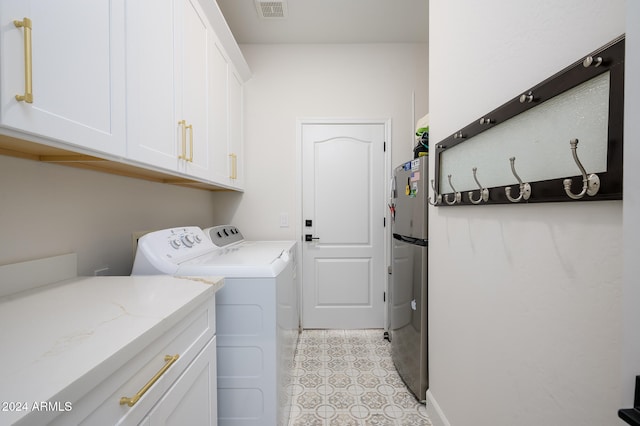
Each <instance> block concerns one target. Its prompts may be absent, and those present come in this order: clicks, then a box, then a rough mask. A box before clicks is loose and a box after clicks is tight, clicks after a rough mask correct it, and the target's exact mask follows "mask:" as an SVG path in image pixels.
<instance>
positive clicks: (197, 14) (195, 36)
mask: <svg viewBox="0 0 640 426" xmlns="http://www.w3.org/2000/svg"><path fill="white" fill-rule="evenodd" d="M177 1H178V4H179V5H180V7H179V8H177V13H178V20H179V23H180V24H179V25H178V37H179V40H180V41H179V43H178V46H179V51H178V55H179V56H178V61H177V62H176V69H177V70H179V71H178V73H177V74H178V83H179V84H178V89H179V90H180V89H181V90H180V92H179V93H178V94H176V115H177V117H178V119H179V120H184V121H185V128H186V136H185V138H184V142H183V144H184V147H185V151H186V152H185V154H186V155H184V157H186V158H184V161H183V162H182V163H181V164H182V165H184V167H185V169H184V172H185V173H186V174H188V175H190V176H198V177H201V178H209V177H210V176H209V169H210V166H209V144H210V137H209V125H208V124H209V123H208V119H207V116H208V113H207V112H208V109H209V103H210V101H211V100H210V98H209V96H208V86H209V82H208V72H209V69H208V64H209V61H208V58H207V57H208V55H210V54H211V52H210V49H209V47H208V45H209V33H211V31H212V30H211V29H210V27H209V23H208V21H207V18H206V17H205V15H204V12H203V11H202V9H201V8H200V5H199V3H198V1H197V0H177ZM180 95H181V96H180Z"/></svg>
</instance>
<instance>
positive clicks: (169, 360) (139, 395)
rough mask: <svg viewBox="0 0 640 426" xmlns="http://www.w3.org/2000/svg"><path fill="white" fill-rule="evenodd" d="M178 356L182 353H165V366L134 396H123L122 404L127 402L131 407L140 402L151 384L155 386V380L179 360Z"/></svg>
mask: <svg viewBox="0 0 640 426" xmlns="http://www.w3.org/2000/svg"><path fill="white" fill-rule="evenodd" d="M178 358H180V355H178V354H175V355H173V356H171V355H165V356H164V361H165V365H164V367H162V368H161V369H160V371H158V372H157V373H156V375H155V376H153V377H152V378H151V380H149V382H148V383H147V384H146V385H144V386H143V387H142V389H140V390H139V391H138V393H137V394H135V395H134V396H133V397H132V398H129V397H127V396H123V397H122V398H120V405H125V404H127V405H128V406H129V407H133V406H134V405H135V404H136V402H138V400H140V398H142V396H143V395H144V394H145V393H147V391H148V390H149V388H151V386H153V385H154V383H155V382H157V381H158V379H159V378H160V377H162V375H163V374H164V373H166V372H167V370H168V369H169V367H171V366H172V365H173V363H174V362H176V361H177V360H178Z"/></svg>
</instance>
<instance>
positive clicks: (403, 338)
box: [389, 157, 429, 401]
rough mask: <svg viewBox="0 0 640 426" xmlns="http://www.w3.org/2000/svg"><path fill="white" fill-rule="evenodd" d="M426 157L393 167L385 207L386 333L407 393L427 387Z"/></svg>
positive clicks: (422, 393) (417, 392) (423, 393)
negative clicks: (389, 236)
mask: <svg viewBox="0 0 640 426" xmlns="http://www.w3.org/2000/svg"><path fill="white" fill-rule="evenodd" d="M427 181H428V160H427V157H420V158H417V159H415V160H412V161H409V162H407V163H404V164H402V165H400V166H398V167H396V168H395V170H394V177H393V185H392V188H393V189H392V194H391V200H390V206H389V207H390V209H391V215H392V226H391V230H392V233H393V244H392V248H391V257H392V263H391V271H390V272H391V280H390V286H389V287H390V289H389V338H390V340H391V354H392V358H393V362H394V364H395V366H396V369H397V370H398V373H399V374H400V377H402V379H403V380H404V382H405V383H406V385H407V387H408V388H409V390H411V392H412V393H413V395H414V396H415V397H416V398H417V399H418V400H419V401H424V400H425V398H426V391H427V388H428V387H429V372H428V340H427V286H428V279H427V272H428V263H427V259H428V250H429V249H428V226H427V224H428V218H427V211H428V209H427V207H428V206H427V198H428V194H427V190H428V184H427Z"/></svg>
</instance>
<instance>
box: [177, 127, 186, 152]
mask: <svg viewBox="0 0 640 426" xmlns="http://www.w3.org/2000/svg"><path fill="white" fill-rule="evenodd" d="M178 126H180V129H181V130H182V132H181V138H180V154H179V155H178V159H180V160H186V159H187V122H186V121H185V120H180V121H178Z"/></svg>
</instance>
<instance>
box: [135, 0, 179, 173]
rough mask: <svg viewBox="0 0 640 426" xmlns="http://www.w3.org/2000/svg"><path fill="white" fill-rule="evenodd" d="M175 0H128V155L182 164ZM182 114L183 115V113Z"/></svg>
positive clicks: (156, 163) (165, 164)
mask: <svg viewBox="0 0 640 426" xmlns="http://www.w3.org/2000/svg"><path fill="white" fill-rule="evenodd" d="M173 4H174V0H127V2H126V16H127V20H126V31H127V44H126V53H127V54H126V57H127V157H129V158H130V159H132V160H137V161H140V162H143V163H146V164H151V165H154V166H157V167H161V168H164V169H168V170H174V171H175V170H178V164H179V159H178V155H179V152H180V153H181V152H182V145H181V146H178V145H179V141H180V140H181V138H182V129H181V128H180V126H179V125H178V120H179V119H178V118H177V116H176V107H175V105H176V92H177V87H176V86H177V84H176V83H177V77H176V68H177V65H179V63H178V62H179V57H178V56H177V54H176V52H175V49H174V39H175V32H176V30H175V28H174V27H175V26H176V22H175V18H174V11H173ZM180 120H182V119H180Z"/></svg>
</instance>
